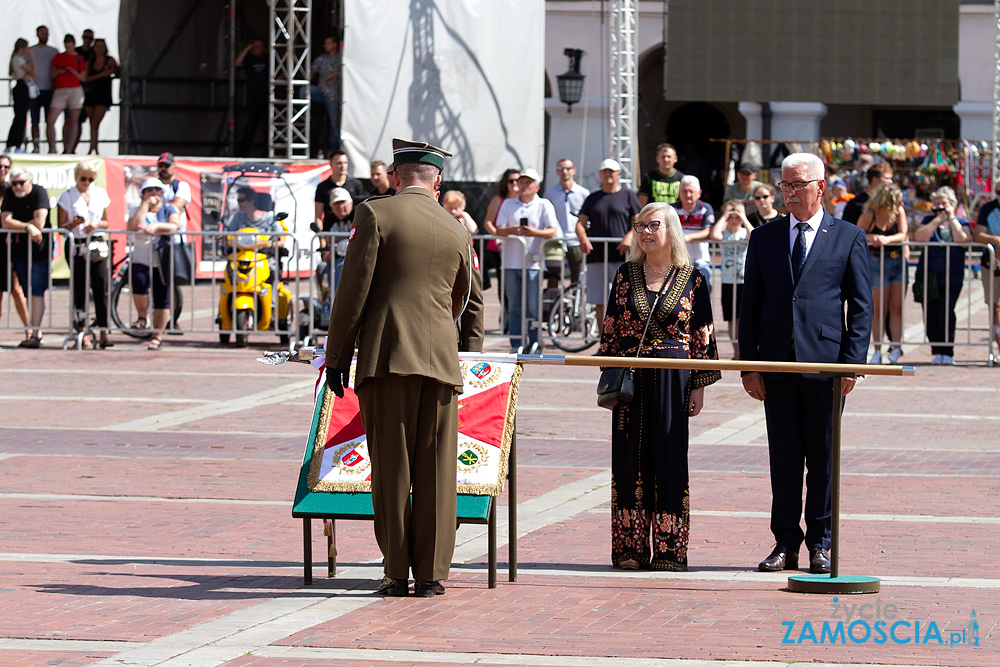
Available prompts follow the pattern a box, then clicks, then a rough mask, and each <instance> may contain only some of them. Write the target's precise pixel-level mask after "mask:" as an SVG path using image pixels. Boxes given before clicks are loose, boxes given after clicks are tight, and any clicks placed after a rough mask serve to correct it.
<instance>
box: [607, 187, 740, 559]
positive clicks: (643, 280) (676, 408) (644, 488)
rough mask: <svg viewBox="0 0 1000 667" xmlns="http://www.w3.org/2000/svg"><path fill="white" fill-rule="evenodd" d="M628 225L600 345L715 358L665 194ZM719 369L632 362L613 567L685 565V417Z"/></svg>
mask: <svg viewBox="0 0 1000 667" xmlns="http://www.w3.org/2000/svg"><path fill="white" fill-rule="evenodd" d="M633 228H634V229H635V232H636V233H635V236H634V240H633V243H632V248H631V250H630V251H629V254H628V258H627V261H626V262H625V264H623V265H622V266H621V268H620V269H619V270H618V273H617V274H616V275H615V281H614V284H613V286H612V289H611V294H610V296H609V298H608V306H607V313H606V315H605V319H604V333H603V335H602V336H601V350H600V354H601V355H603V356H617V357H634V356H636V353H637V351H638V356H641V357H660V358H673V359H718V358H719V355H718V350H717V349H716V345H715V330H714V328H713V326H712V306H711V303H710V300H709V292H708V285H707V284H706V283H705V279H704V275H703V274H702V272H701V271H697V270H695V269H694V267H693V265H692V264H691V260H690V258H689V256H688V253H687V248H686V247H685V245H684V233H683V232H682V231H681V225H680V220H679V219H678V217H677V213H676V212H675V211H674V209H673V207H671V206H670V205H668V204H663V203H655V204H648V205H647V206H646V207H645V208H643V209H642V211H640V212H639V215H638V216H637V217H636V221H635V223H634V224H633ZM657 299H658V301H657ZM654 303H655V304H657V305H656V308H655V312H654V313H653V316H652V318H651V319H650V322H649V328H648V330H647V332H646V337H645V340H644V341H643V343H642V348H641V350H640V349H638V348H639V341H640V339H641V338H642V332H643V329H644V328H645V326H646V321H647V318H649V315H650V308H651V307H652V305H653V304H654ZM721 377H722V374H721V373H720V372H719V371H690V370H665V369H636V370H635V397H634V398H633V399H632V402H631V403H629V404H627V405H623V406H619V407H617V408H615V409H614V411H613V412H612V427H611V480H612V481H611V562H612V564H613V565H614V567H616V568H620V569H623V570H636V569H639V568H647V567H648V568H652V569H654V570H681V571H683V570H686V569H687V546H688V526H689V523H690V520H689V513H690V497H689V494H688V464H687V451H688V419H689V418H690V417H693V416H695V415H697V414H698V413H699V412H701V409H702V406H703V405H704V399H705V387H706V386H708V385H710V384H712V383H713V382H716V381H718V380H719V379H721ZM651 541H652V550H651V549H650V542H651Z"/></svg>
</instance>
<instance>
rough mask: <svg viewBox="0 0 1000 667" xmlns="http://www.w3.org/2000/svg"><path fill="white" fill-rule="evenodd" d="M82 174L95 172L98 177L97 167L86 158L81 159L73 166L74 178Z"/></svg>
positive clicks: (95, 176)
mask: <svg viewBox="0 0 1000 667" xmlns="http://www.w3.org/2000/svg"><path fill="white" fill-rule="evenodd" d="M80 174H93V176H94V178H97V169H96V168H95V167H94V165H92V164H91V163H89V162H87V161H86V160H81V161H80V162H77V163H76V166H75V167H73V180H76V179H78V178H80Z"/></svg>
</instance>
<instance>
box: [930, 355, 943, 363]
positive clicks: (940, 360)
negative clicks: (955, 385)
mask: <svg viewBox="0 0 1000 667" xmlns="http://www.w3.org/2000/svg"><path fill="white" fill-rule="evenodd" d="M931 363H932V364H937V365H939V366H940V365H941V364H943V363H944V355H941V354H935V355H934V358H933V359H931Z"/></svg>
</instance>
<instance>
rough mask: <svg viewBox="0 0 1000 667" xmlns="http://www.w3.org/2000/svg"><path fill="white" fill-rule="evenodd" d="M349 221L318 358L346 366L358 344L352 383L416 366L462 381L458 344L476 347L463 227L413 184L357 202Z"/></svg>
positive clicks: (476, 298)
mask: <svg viewBox="0 0 1000 667" xmlns="http://www.w3.org/2000/svg"><path fill="white" fill-rule="evenodd" d="M354 223H355V229H354V230H353V232H352V236H351V241H350V243H349V244H348V248H347V255H346V257H345V259H344V268H343V271H342V273H341V278H340V284H339V285H338V287H337V294H336V297H335V298H334V301H333V311H332V313H331V315H330V330H329V336H328V337H327V342H326V365H327V366H328V367H329V368H341V369H344V368H348V367H349V366H350V363H351V357H352V356H353V355H354V348H355V344H357V349H358V365H357V375H356V377H355V381H354V385H355V387H358V386H359V385H361V383H362V382H364V380H365V379H366V378H385V377H389V376H391V375H421V376H424V377H429V378H434V379H435V380H438V381H439V382H442V383H443V384H450V385H453V386H455V387H456V388H461V386H462V376H461V372H460V370H459V366H458V354H457V353H458V351H459V347H460V346H461V348H462V351H471V352H479V351H482V347H483V318H482V311H483V297H482V290H481V281H480V280H476V278H478V276H474V275H473V274H474V272H475V271H474V269H473V267H472V263H473V260H472V249H471V239H470V237H469V233H468V231H467V230H466V229H465V228H464V227H463V226H462V225H460V224H458V223H456V221H455V219H454V218H453V217H451V215H449V214H448V213H447V212H446V211H445V210H444V209H443V208H441V206H440V205H439V204H438V203H437V201H436V200H435V199H434V196H433V194H432V193H431V192H430V191H428V190H426V189H424V188H420V187H408V188H405V189H404V190H403V191H402V192H400V193H398V194H396V195H395V196H392V197H380V198H375V199H370V200H368V201H366V202H364V203H362V204H360V205H359V206H358V207H357V209H356V213H355V216H354ZM477 288H478V289H477ZM467 301H468V305H467ZM463 310H465V313H464V314H463ZM460 316H461V331H459V330H458V329H457V328H456V327H457V325H456V320H458V319H459V318H460Z"/></svg>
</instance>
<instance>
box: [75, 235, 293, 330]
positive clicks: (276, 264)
mask: <svg viewBox="0 0 1000 667" xmlns="http://www.w3.org/2000/svg"><path fill="white" fill-rule="evenodd" d="M109 236H110V240H111V242H112V244H118V243H125V244H126V245H127V246H128V252H127V253H126V254H125V255H124V256H123V257H122V258H121V259H119V260H117V261H115V262H114V264H113V265H112V267H111V269H110V273H111V276H110V277H111V279H110V280H108V281H107V289H106V292H105V293H104V294H101V295H97V294H94V293H93V290H92V289H89V287H90V286H89V282H88V289H87V290H86V311H85V312H86V327H85V329H84V331H83V336H88V335H92V334H93V333H94V332H111V331H117V332H121V333H125V334H126V335H129V336H133V337H136V338H147V337H150V336H152V335H153V334H163V333H173V332H183V333H209V334H218V335H219V338H220V342H222V343H228V342H229V340H230V338H231V337H232V336H235V340H236V343H237V344H246V342H247V340H248V338H249V337H250V336H257V335H260V334H270V335H277V336H278V337H279V340H280V342H281V343H282V344H284V345H289V346H292V345H294V344H295V342H296V335H295V334H296V332H295V331H294V328H293V327H292V321H293V319H294V318H293V317H292V313H293V308H294V305H295V303H298V299H299V283H300V281H299V279H298V275H297V274H298V266H297V264H298V261H297V258H298V257H299V247H298V243H297V241H296V240H295V237H294V236H293V235H292V234H291V233H290V232H261V231H254V232H253V233H248V232H237V231H233V232H226V231H222V232H219V231H212V232H201V231H199V232H188V231H185V232H171V233H167V234H153V235H150V234H146V233H144V232H141V231H127V232H123V231H112V232H110V233H109ZM184 237H188V238H189V239H190V238H198V239H199V243H198V245H200V246H201V247H202V248H203V249H204V248H206V247H211V248H214V249H215V252H214V253H212V255H211V256H209V257H207V258H206V257H205V256H204V255H203V256H202V260H201V262H200V264H201V265H202V266H205V265H206V264H208V265H209V268H210V269H211V271H210V273H209V275H210V277H209V278H208V279H207V280H203V281H202V282H201V283H196V281H195V280H194V279H193V275H192V276H191V278H192V279H191V280H190V281H182V280H178V276H177V272H176V267H177V265H178V262H179V261H183V258H181V257H180V253H183V252H187V251H186V250H185V248H184V246H183V245H182V244H181V240H182V239H183V238H184ZM279 239H280V240H281V242H282V243H283V244H284V245H283V246H282V247H283V248H284V250H286V251H287V252H282V251H281V247H279V243H278V242H277V241H278V240H279ZM89 240H90V238H89V237H88V241H89ZM165 240H166V241H165ZM289 240H290V241H291V243H290V244H289ZM206 241H207V243H206ZM189 242H190V241H189ZM164 251H165V252H164ZM286 257H290V258H294V259H295V260H296V261H295V262H294V264H295V265H296V266H294V267H292V266H288V267H286V266H284V259H285V258H286ZM92 261H97V260H96V259H95V258H92V257H91V256H90V255H88V256H87V269H86V272H85V277H86V279H87V280H88V281H89V278H90V275H91V268H90V264H91V262H92ZM290 263H291V262H290ZM164 268H166V269H168V270H166V271H164ZM190 270H191V272H192V273H193V272H194V271H196V270H197V267H196V265H195V264H194V262H192V263H191V266H190ZM292 271H294V273H295V275H290V272H292ZM220 274H221V278H220ZM76 279H77V280H79V279H80V277H77V278H76ZM206 283H207V285H208V286H209V290H208V292H209V294H212V295H214V298H213V303H212V305H214V308H209V309H207V310H206V309H198V308H197V306H200V305H203V303H199V299H198V298H197V294H198V292H202V293H203V292H204V291H205V290H204V287H205V285H206ZM289 286H291V287H292V289H289ZM199 288H201V289H199ZM158 292H159V293H160V297H159V298H157V296H158V295H157V293H158ZM164 293H165V299H166V305H165V307H163V300H164V299H163V295H164ZM151 294H152V296H153V301H152V303H150V298H149V297H150V295H151ZM293 294H294V296H293ZM97 298H103V299H105V303H106V304H107V308H108V312H109V315H110V318H111V320H112V321H113V326H112V325H111V324H110V323H109V325H108V326H106V327H105V326H96V325H95V324H94V323H92V322H91V320H90V317H89V314H90V309H91V306H93V305H94V300H96V299H97ZM157 301H159V302H160V304H159V305H160V306H161V307H159V308H157V307H156V306H157V305H158V304H157ZM182 303H183V304H186V305H187V306H188V308H187V310H186V311H185V310H182V309H181V304H182ZM157 311H160V312H159V313H157ZM206 314H214V315H215V318H213V319H210V320H209V321H210V324H209V325H208V326H206V325H205V324H204V323H203V320H204V316H205V315H206ZM199 321H201V322H202V323H199ZM81 338H82V336H81Z"/></svg>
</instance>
